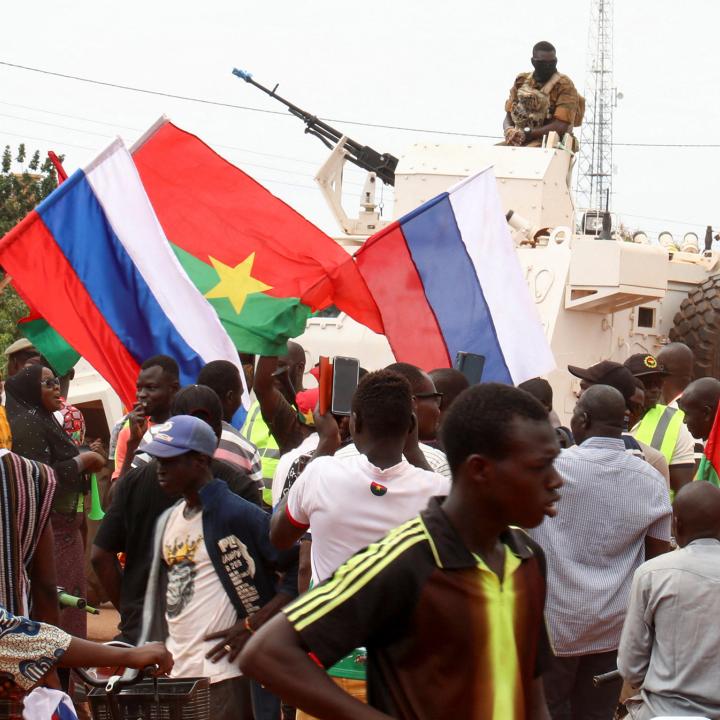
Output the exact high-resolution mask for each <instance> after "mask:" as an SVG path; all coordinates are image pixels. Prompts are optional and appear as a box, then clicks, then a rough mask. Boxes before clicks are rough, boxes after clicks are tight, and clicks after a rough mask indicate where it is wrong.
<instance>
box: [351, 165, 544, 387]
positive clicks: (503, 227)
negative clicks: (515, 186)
mask: <svg viewBox="0 0 720 720" xmlns="http://www.w3.org/2000/svg"><path fill="white" fill-rule="evenodd" d="M354 258H355V261H356V263H357V266H358V268H359V270H360V273H361V274H362V276H363V277H364V279H365V282H366V283H367V285H368V287H369V288H370V292H371V293H372V295H373V298H374V299H375V302H376V304H377V306H378V308H379V310H380V314H381V316H382V320H383V325H384V329H385V335H386V336H387V338H388V341H389V343H390V346H391V348H392V350H393V353H394V354H395V357H396V359H397V360H399V361H403V362H409V363H412V364H414V365H418V366H419V367H422V368H424V369H426V370H431V369H434V368H441V367H450V366H452V365H453V364H454V362H455V359H456V356H457V353H458V352H469V353H476V354H478V355H483V356H484V357H485V369H484V371H483V381H484V382H493V381H494V382H502V383H507V384H513V385H516V384H518V383H521V382H523V381H525V380H528V379H530V378H533V377H537V376H539V375H544V374H546V373H547V372H549V371H550V370H552V369H553V368H554V367H555V361H554V359H553V356H552V352H551V350H550V346H549V344H548V341H547V339H546V337H545V333H544V331H543V328H542V325H541V323H540V318H539V316H538V312H537V309H536V308H535V304H534V303H533V302H532V300H531V298H530V292H529V290H528V287H527V284H526V282H525V278H524V277H523V273H522V268H521V266H520V262H519V260H518V257H517V254H516V252H515V248H514V245H513V241H512V238H511V236H510V231H509V229H508V227H507V222H506V220H505V215H504V213H503V210H502V206H501V203H500V196H499V194H498V191H497V186H496V181H495V176H494V173H493V172H492V169H491V168H488V169H487V170H484V171H483V172H480V173H478V174H477V175H474V176H472V177H469V178H467V179H465V180H463V181H461V182H460V183H458V184H457V185H455V186H454V187H453V188H451V189H450V190H449V191H448V192H445V193H442V194H441V195H438V196H437V197H435V198H433V199H432V200H428V201H427V202H426V203H425V204H423V205H421V206H420V207H419V208H417V209H416V210H414V211H413V212H411V213H409V214H407V215H405V216H404V217H402V218H400V220H398V221H396V222H394V223H392V224H390V225H388V226H387V227H386V228H384V229H383V230H381V231H380V232H379V233H377V234H376V235H373V236H372V237H371V238H370V239H369V240H368V241H367V242H366V243H365V245H364V246H363V247H362V248H360V250H359V251H358V252H357V253H356V254H355V256H354Z"/></svg>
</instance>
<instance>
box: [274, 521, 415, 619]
mask: <svg viewBox="0 0 720 720" xmlns="http://www.w3.org/2000/svg"><path fill="white" fill-rule="evenodd" d="M427 540H428V536H427V533H426V530H425V527H424V525H423V524H422V522H421V520H420V518H414V519H413V520H410V521H408V522H406V523H405V524H404V525H400V526H399V527H397V528H395V529H394V530H391V531H390V532H389V533H388V534H387V535H386V536H385V537H384V538H383V539H382V540H380V542H377V543H374V544H373V545H369V546H368V547H367V548H366V549H365V550H363V551H361V552H359V553H358V554H356V555H353V557H351V558H350V559H349V560H348V561H347V562H346V563H345V564H344V565H341V566H340V567H339V568H338V569H337V571H336V572H335V574H334V575H333V576H332V578H330V580H328V581H327V582H326V583H323V584H322V585H320V586H319V587H318V588H316V589H315V590H312V591H310V592H309V593H307V594H305V595H303V596H302V597H300V598H299V599H298V600H296V601H295V602H294V603H292V604H291V605H289V606H288V607H287V608H285V609H284V610H283V612H284V613H285V614H286V615H287V618H288V620H289V621H290V622H291V623H292V625H293V626H294V627H295V630H296V631H297V632H302V631H303V630H304V629H305V628H306V627H308V626H309V625H312V624H313V623H314V622H316V621H317V620H319V619H320V618H322V617H323V616H324V615H327V614H328V613H329V612H331V611H332V610H334V609H335V608H336V607H338V606H339V605H341V604H342V603H343V602H344V601H345V600H347V599H348V598H349V597H351V596H352V595H354V594H355V593H356V592H358V591H359V590H360V589H361V588H363V587H364V586H365V585H367V584H368V583H369V582H370V581H371V580H373V578H375V577H376V576H377V575H379V574H380V573H381V572H382V571H383V570H384V569H385V568H386V567H387V566H388V565H389V564H390V563H392V562H394V561H395V560H397V558H398V557H400V556H401V555H402V554H403V553H404V552H406V551H407V550H409V549H410V548H412V547H414V546H415V545H417V544H418V543H420V542H427Z"/></svg>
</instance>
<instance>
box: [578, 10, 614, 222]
mask: <svg viewBox="0 0 720 720" xmlns="http://www.w3.org/2000/svg"><path fill="white" fill-rule="evenodd" d="M617 99H618V94H617V89H616V88H615V87H614V86H613V3H612V0H591V7H590V29H589V32H588V56H587V76H586V78H585V103H586V107H585V119H584V121H583V124H582V129H581V134H580V156H579V158H578V174H577V181H576V186H575V197H576V203H577V207H578V209H579V210H587V209H591V210H605V208H606V202H607V198H609V200H610V204H612V172H613V164H612V155H613V146H612V141H613V110H614V109H615V107H616V105H617Z"/></svg>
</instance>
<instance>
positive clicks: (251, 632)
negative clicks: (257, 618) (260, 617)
mask: <svg viewBox="0 0 720 720" xmlns="http://www.w3.org/2000/svg"><path fill="white" fill-rule="evenodd" d="M243 627H244V628H245V629H246V630H247V631H248V632H249V633H250V634H251V635H253V634H254V633H255V630H253V628H252V625H250V618H249V617H246V618H245V622H244V623H243Z"/></svg>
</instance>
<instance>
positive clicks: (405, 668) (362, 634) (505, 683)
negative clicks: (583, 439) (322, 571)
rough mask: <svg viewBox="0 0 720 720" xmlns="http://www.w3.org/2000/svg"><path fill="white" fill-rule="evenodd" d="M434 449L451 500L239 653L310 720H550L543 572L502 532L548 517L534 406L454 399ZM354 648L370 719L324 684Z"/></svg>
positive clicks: (551, 439)
mask: <svg viewBox="0 0 720 720" xmlns="http://www.w3.org/2000/svg"><path fill="white" fill-rule="evenodd" d="M443 441H444V446H445V448H446V452H447V456H448V461H449V463H450V467H451V469H452V473H453V486H452V490H451V492H450V494H449V495H448V497H446V498H436V499H434V500H433V501H431V503H430V505H429V507H428V509H427V510H425V511H424V512H423V513H421V515H420V516H419V517H417V518H415V519H413V520H410V521H409V522H407V523H405V524H404V525H401V526H400V527H398V528H395V529H394V530H392V531H391V532H390V533H389V534H388V535H386V536H385V537H384V538H383V539H382V540H379V541H378V542H377V543H375V544H373V545H370V546H369V547H368V548H366V549H364V550H362V551H361V552H359V553H357V554H356V555H354V556H353V557H351V558H350V559H349V560H348V561H347V562H346V563H345V564H344V565H342V566H341V567H340V568H339V569H338V570H337V571H336V573H335V574H334V575H333V576H332V578H330V579H329V580H328V581H327V582H325V583H323V584H321V585H319V586H317V587H316V588H314V589H313V590H312V591H310V592H309V593H306V594H305V595H303V596H302V597H300V598H298V600H296V601H295V602H294V603H293V604H291V605H289V606H288V607H287V608H286V609H285V611H284V614H283V615H282V616H279V617H278V618H276V619H274V620H273V621H272V622H270V623H269V624H268V625H267V626H266V627H265V628H263V629H262V630H261V631H259V632H258V634H257V635H256V636H255V638H254V639H253V641H251V643H249V644H248V646H247V648H246V650H245V652H244V653H243V656H242V657H241V666H242V669H243V672H245V673H246V674H248V675H251V676H253V677H256V678H257V679H258V680H260V681H261V682H262V683H263V684H265V685H267V686H268V687H269V688H270V689H271V690H272V691H273V692H275V693H277V694H279V695H281V696H282V697H283V698H285V699H286V700H287V701H289V702H291V703H293V704H294V705H296V706H297V707H299V708H302V709H304V710H305V711H306V712H308V713H311V714H312V715H314V716H316V717H317V718H321V719H322V718H327V719H328V720H330V719H332V720H343V719H344V718H347V719H348V720H349V719H350V718H352V719H353V720H358V719H363V718H367V719H368V720H369V719H371V718H373V719H378V718H387V717H394V718H403V719H407V720H410V719H411V718H412V719H414V720H424V719H427V720H430V719H431V718H432V719H433V720H435V719H436V718H453V719H454V720H462V719H464V718H467V719H468V720H469V719H470V718H483V720H536V719H542V720H546V719H547V718H548V717H549V716H548V715H547V708H546V706H545V700H544V697H543V694H542V686H541V683H540V682H539V675H540V673H541V671H542V669H543V666H544V661H545V659H546V657H547V656H548V653H549V652H550V649H549V643H548V639H547V635H546V632H545V624H544V620H543V610H544V603H545V562H544V557H543V554H542V551H541V550H540V548H539V547H538V546H537V545H536V544H535V543H533V542H532V540H530V538H529V537H528V536H527V535H526V534H525V533H524V532H523V531H521V530H519V529H516V528H515V527H512V526H514V525H520V526H523V527H534V526H536V525H538V524H540V523H541V522H542V520H543V517H544V516H545V515H546V514H549V515H552V514H554V513H555V508H554V503H555V501H556V500H557V499H558V495H557V493H556V490H557V489H558V488H559V487H560V486H561V484H562V481H561V480H560V478H559V476H558V475H557V473H556V472H555V470H554V468H553V460H554V459H555V456H556V455H557V453H558V445H557V440H556V436H555V432H554V431H553V429H552V426H551V425H550V423H549V422H548V419H547V412H546V411H545V409H544V408H543V407H542V406H541V405H540V404H539V403H538V402H537V401H536V400H535V399H534V398H532V397H531V396H530V395H528V394H527V393H525V392H523V391H520V390H517V389H515V388H510V387H507V386H502V385H492V384H491V385H482V386H476V387H474V388H471V389H470V390H467V391H465V392H464V393H463V394H462V395H461V396H460V397H459V398H458V399H457V401H456V403H455V405H454V406H453V408H452V409H451V410H450V412H449V414H448V416H447V418H446V420H445V424H444V430H443ZM358 646H364V647H366V648H367V651H368V698H369V703H370V706H364V705H362V704H361V703H359V702H358V701H356V700H354V699H352V698H351V697H350V696H349V695H347V694H345V693H343V692H342V691H341V690H340V689H338V688H337V687H336V686H335V685H334V684H333V683H332V682H331V681H330V680H329V679H328V677H327V675H326V674H325V672H324V671H323V670H322V668H327V667H329V666H331V665H332V664H333V663H334V662H336V661H337V660H338V659H339V658H341V657H343V656H344V655H345V654H347V652H348V651H350V650H351V649H352V648H355V647H358ZM313 661H314V662H313Z"/></svg>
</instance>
